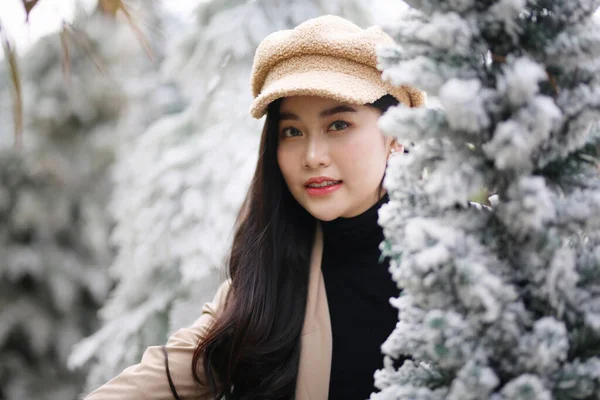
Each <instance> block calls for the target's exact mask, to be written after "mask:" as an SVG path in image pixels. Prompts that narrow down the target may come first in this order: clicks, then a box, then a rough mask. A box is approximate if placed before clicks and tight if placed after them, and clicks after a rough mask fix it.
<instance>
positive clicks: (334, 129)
mask: <svg viewBox="0 0 600 400" xmlns="http://www.w3.org/2000/svg"><path fill="white" fill-rule="evenodd" d="M390 42H391V39H390V38H389V37H388V36H387V35H386V34H385V33H383V32H382V31H381V30H380V29H378V28H375V27H373V28H369V29H366V30H363V29H361V28H359V27H357V26H356V25H354V24H352V23H350V22H348V21H346V20H344V19H342V18H339V17H334V16H325V17H320V18H316V19H313V20H309V21H307V22H304V23H302V24H300V25H298V26H297V27H296V28H295V29H293V30H288V31H280V32H275V33H273V34H271V35H270V36H268V37H267V38H266V39H265V40H264V41H263V42H262V43H261V44H260V46H259V47H258V49H257V51H256V56H255V59H254V66H253V72H252V90H253V94H254V97H255V100H254V103H253V104H252V109H251V114H252V116H253V117H255V118H261V117H262V116H263V115H265V114H266V119H265V125H264V129H263V132H262V137H261V142H260V155H259V160H258V164H257V167H256V172H255V175H254V179H253V180H252V184H251V186H250V189H249V191H248V194H247V197H246V199H245V201H244V204H243V206H242V210H241V212H240V215H239V217H238V224H237V227H236V232H235V236H234V240H233V245H232V249H231V253H230V257H229V261H228V272H229V276H230V279H229V280H227V281H226V282H225V283H223V284H222V285H221V287H220V288H219V290H218V291H217V294H216V296H215V298H214V300H213V301H212V302H211V303H207V304H205V305H204V307H203V309H202V314H201V316H200V318H199V319H198V320H197V321H196V323H194V324H193V325H192V326H191V327H189V328H186V329H182V330H179V331H178V332H176V333H175V334H174V335H173V336H172V337H171V338H170V339H169V341H168V342H167V344H166V346H162V347H149V348H148V349H147V350H146V352H145V353H144V355H143V357H142V360H141V362H140V364H137V365H134V366H132V367H130V368H128V369H126V370H125V371H123V373H121V374H120V375H119V376H117V377H116V378H114V379H113V380H111V381H110V382H108V383H107V384H106V385H104V386H102V387H100V388H99V389H98V390H96V391H94V392H93V393H91V394H90V395H89V396H88V397H86V399H88V400H113V399H140V400H141V399H169V398H171V399H172V398H180V399H215V398H227V399H292V398H295V399H301V400H308V399H311V400H321V399H327V398H329V399H342V398H343V399H348V398H351V399H354V398H356V399H361V398H362V399H364V398H368V397H369V395H370V393H371V392H373V391H374V390H375V388H374V387H373V373H374V372H375V370H377V369H379V368H381V366H382V359H383V357H382V355H381V351H380V346H381V344H382V343H383V342H384V341H385V339H386V338H387V336H388V335H389V334H390V333H391V332H392V330H393V328H394V326H395V324H396V321H397V313H396V311H395V310H394V309H393V308H392V307H391V305H390V304H389V301H388V300H389V298H390V297H392V296H397V294H398V290H397V289H396V287H395V285H394V283H393V281H392V280H391V278H390V276H389V273H388V271H387V267H388V264H387V261H386V260H384V261H383V262H381V261H380V260H379V259H380V252H379V243H381V241H382V240H383V233H382V230H381V228H380V227H379V226H378V225H377V211H378V209H379V207H380V206H381V204H382V203H384V202H385V201H386V199H387V196H386V195H385V193H384V190H383V188H382V181H383V176H384V173H385V168H386V163H387V158H388V157H389V156H390V155H391V154H393V153H401V152H402V146H401V145H399V144H398V143H395V142H394V141H393V140H392V139H391V138H389V137H385V136H384V135H383V134H382V133H381V132H380V131H379V129H378V127H377V120H378V118H379V117H380V116H381V114H382V113H383V112H384V111H385V110H386V109H387V108H388V107H389V106H391V105H395V104H398V103H399V102H400V103H402V104H404V105H406V106H409V107H416V106H420V105H422V103H423V101H424V97H423V94H422V93H421V92H420V91H418V90H416V89H414V88H411V87H406V86H403V87H392V86H391V85H389V84H388V83H384V82H383V81H382V80H381V75H380V72H379V71H378V70H377V68H376V65H377V57H376V51H375V50H376V46H377V45H379V44H389V43H390Z"/></svg>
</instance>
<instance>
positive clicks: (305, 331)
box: [296, 223, 332, 400]
mask: <svg viewBox="0 0 600 400" xmlns="http://www.w3.org/2000/svg"><path fill="white" fill-rule="evenodd" d="M322 256H323V232H322V231H321V227H320V224H318V223H317V232H316V235H315V243H314V245H313V249H312V254H311V260H310V276H309V284H308V297H307V302H306V314H305V316H304V326H303V328H302V344H301V350H300V366H299V370H298V378H297V381H296V400H326V399H327V395H328V393H329V378H330V376H329V374H330V370H331V350H332V347H331V346H332V343H331V320H330V319H329V307H328V305H327V295H326V293H325V283H324V282H323V273H322V272H321V259H322Z"/></svg>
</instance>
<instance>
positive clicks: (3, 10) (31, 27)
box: [0, 0, 202, 58]
mask: <svg viewBox="0 0 600 400" xmlns="http://www.w3.org/2000/svg"><path fill="white" fill-rule="evenodd" d="M142 1H151V0H125V3H126V4H127V5H128V6H129V7H130V8H131V9H132V11H135V9H136V7H140V4H141V3H142ZM201 1H202V0H166V1H164V4H165V7H166V8H167V9H169V10H171V11H172V12H174V13H176V14H178V15H180V16H181V17H182V18H183V19H184V20H191V15H192V13H191V11H192V10H193V9H194V8H195V7H196V5H197V4H199V3H200V2H201ZM76 2H79V4H80V5H81V6H82V7H83V8H84V9H87V10H90V9H93V7H95V5H96V3H97V1H96V0H39V3H38V4H37V5H36V6H35V7H34V9H33V10H32V12H31V14H30V16H29V24H26V23H25V10H24V9H23V4H22V0H0V3H2V5H1V6H0V22H1V23H2V26H3V28H4V29H5V31H6V32H7V33H8V34H9V37H10V38H11V39H12V40H13V42H14V43H15V45H16V48H17V49H18V51H19V52H20V53H23V51H24V50H25V49H26V48H28V47H29V46H31V44H32V43H34V42H35V40H36V39H38V38H39V37H41V36H43V35H46V34H48V33H50V32H54V31H57V30H59V29H60V27H61V24H62V21H63V20H67V21H71V20H72V19H73V16H74V13H75V4H76ZM0 58H3V51H2V48H1V46H0Z"/></svg>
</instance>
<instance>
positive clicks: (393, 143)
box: [387, 137, 404, 154]
mask: <svg viewBox="0 0 600 400" xmlns="http://www.w3.org/2000/svg"><path fill="white" fill-rule="evenodd" d="M388 138H389V137H388ZM392 149H394V151H396V152H398V153H404V146H403V145H401V144H400V143H398V139H396V138H389V139H388V142H387V152H388V154H389V153H391V152H392Z"/></svg>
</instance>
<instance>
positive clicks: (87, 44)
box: [63, 22, 109, 76]
mask: <svg viewBox="0 0 600 400" xmlns="http://www.w3.org/2000/svg"><path fill="white" fill-rule="evenodd" d="M64 32H65V40H68V39H71V40H74V41H76V42H77V43H78V44H80V45H81V46H83V49H84V50H85V52H86V54H87V55H88V56H89V57H90V59H91V60H92V62H93V63H94V65H95V66H96V68H98V70H99V71H100V72H102V73H103V74H105V75H106V76H109V73H108V70H107V69H106V68H105V66H104V63H103V62H102V60H101V58H100V57H98V55H97V54H96V51H95V50H94V46H93V45H92V41H91V39H90V38H89V36H88V35H87V33H85V32H84V31H83V30H81V29H79V28H77V27H76V26H74V25H73V24H70V23H68V22H64ZM63 61H64V59H63ZM69 69H70V68H69Z"/></svg>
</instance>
